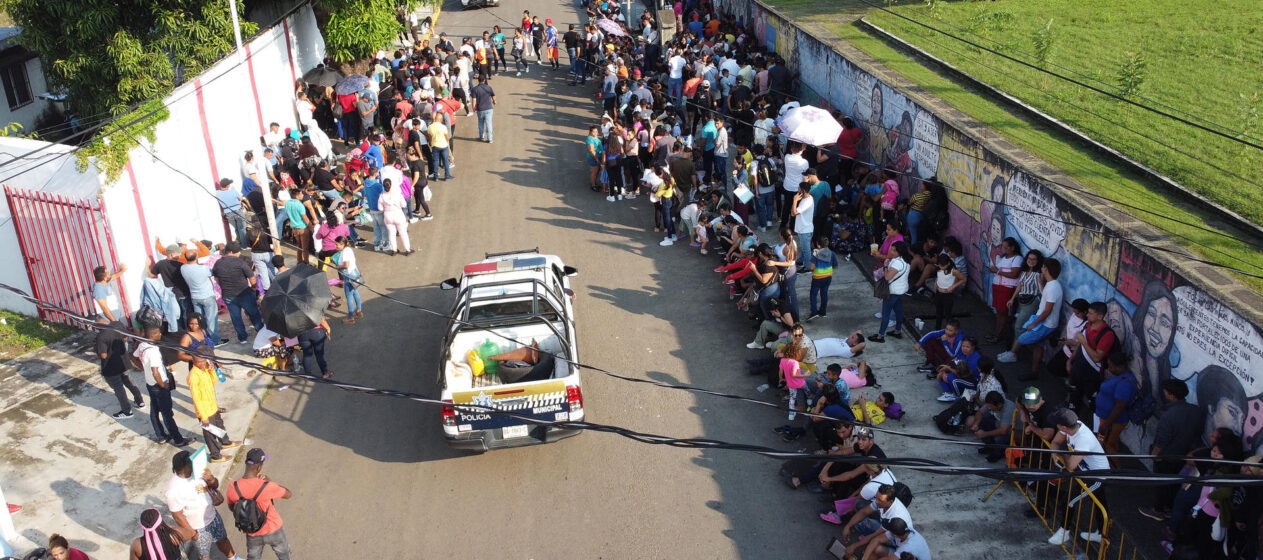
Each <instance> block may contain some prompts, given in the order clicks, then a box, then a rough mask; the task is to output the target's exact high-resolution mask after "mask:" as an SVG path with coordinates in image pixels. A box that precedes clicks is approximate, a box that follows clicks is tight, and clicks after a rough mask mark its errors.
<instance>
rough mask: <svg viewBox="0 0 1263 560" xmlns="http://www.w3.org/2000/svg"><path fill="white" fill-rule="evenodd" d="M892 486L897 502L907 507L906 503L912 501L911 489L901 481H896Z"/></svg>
mask: <svg viewBox="0 0 1263 560" xmlns="http://www.w3.org/2000/svg"><path fill="white" fill-rule="evenodd" d="M893 486H894V487H895V498H898V499H899V503H901V504H903V507H908V504H911V503H912V489H911V488H908V485H907V484H904V483H902V482H896V483H894V485H893Z"/></svg>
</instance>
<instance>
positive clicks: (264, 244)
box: [246, 164, 327, 292]
mask: <svg viewBox="0 0 1263 560" xmlns="http://www.w3.org/2000/svg"><path fill="white" fill-rule="evenodd" d="M324 165H327V164H324ZM246 239H247V240H248V242H249V244H250V245H249V246H250V261H251V262H252V263H253V264H254V273H255V276H256V277H258V279H259V290H260V291H263V292H266V291H268V288H270V287H272V279H273V278H275V277H276V269H275V268H272V256H273V255H274V254H275V253H273V252H272V237H271V236H270V235H268V232H267V228H266V226H264V224H262V223H260V222H259V221H258V220H251V221H250V227H248V228H246Z"/></svg>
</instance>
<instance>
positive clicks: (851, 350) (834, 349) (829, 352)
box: [816, 330, 868, 358]
mask: <svg viewBox="0 0 1263 560" xmlns="http://www.w3.org/2000/svg"><path fill="white" fill-rule="evenodd" d="M867 345H868V343H867V342H865V341H864V331H863V330H857V331H855V332H853V333H851V334H850V335H848V336H847V337H846V338H821V339H819V340H817V341H816V356H817V357H820V358H855V357H858V356H859V355H860V354H863V353H864V347H865V346H867Z"/></svg>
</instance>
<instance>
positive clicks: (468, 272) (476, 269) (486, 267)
mask: <svg viewBox="0 0 1263 560" xmlns="http://www.w3.org/2000/svg"><path fill="white" fill-rule="evenodd" d="M546 264H548V260H547V259H545V258H544V257H528V258H522V259H505V260H502V261H495V262H489V263H476V264H471V265H467V266H465V268H464V273H465V276H473V275H475V274H486V273H488V272H507V271H510V270H527V269H531V268H539V267H541V266H544V265H546Z"/></svg>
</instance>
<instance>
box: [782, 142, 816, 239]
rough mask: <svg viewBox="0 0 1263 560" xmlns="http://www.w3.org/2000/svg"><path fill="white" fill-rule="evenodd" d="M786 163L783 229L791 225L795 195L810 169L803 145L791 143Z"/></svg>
mask: <svg viewBox="0 0 1263 560" xmlns="http://www.w3.org/2000/svg"><path fill="white" fill-rule="evenodd" d="M784 162H785V163H784V165H783V166H782V168H783V169H784V170H785V175H784V177H783V179H782V180H781V227H786V226H788V225H789V220H790V214H791V210H792V209H793V208H794V206H795V204H794V195H795V193H797V192H798V187H799V185H801V184H802V182H803V177H804V176H805V174H806V173H807V168H808V167H810V166H809V165H808V164H807V159H806V158H804V157H803V145H802V144H800V143H798V142H792V141H791V142H790V144H789V150H788V153H786V154H785V159H784ZM809 217H810V216H809Z"/></svg>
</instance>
